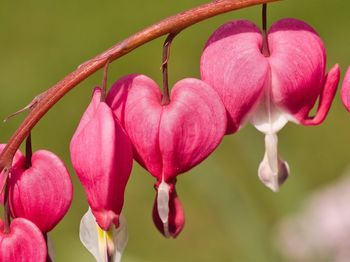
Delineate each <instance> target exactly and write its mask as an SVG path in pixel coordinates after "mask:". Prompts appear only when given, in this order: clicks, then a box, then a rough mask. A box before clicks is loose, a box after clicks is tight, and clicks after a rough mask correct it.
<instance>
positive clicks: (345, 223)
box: [277, 170, 350, 262]
mask: <svg viewBox="0 0 350 262" xmlns="http://www.w3.org/2000/svg"><path fill="white" fill-rule="evenodd" d="M277 243H278V244H277V245H278V249H279V250H280V251H281V253H282V255H283V256H285V257H286V259H287V260H290V261H293V262H294V261H305V262H311V261H332V262H345V261H346V262H348V261H350V170H348V171H347V172H346V175H344V176H343V177H342V178H340V179H339V180H338V181H337V182H335V183H333V184H331V185H329V186H327V187H325V188H323V189H321V190H318V191H317V192H315V193H313V194H312V195H311V196H310V197H309V198H308V199H307V200H306V202H305V204H304V206H303V208H302V209H301V210H300V212H298V213H296V214H294V215H292V216H290V217H287V218H286V219H284V220H282V221H281V222H280V223H279V225H278V235H277Z"/></svg>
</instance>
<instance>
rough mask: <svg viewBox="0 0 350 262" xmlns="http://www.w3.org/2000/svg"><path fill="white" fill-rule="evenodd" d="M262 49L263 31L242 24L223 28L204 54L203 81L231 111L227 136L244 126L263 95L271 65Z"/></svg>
mask: <svg viewBox="0 0 350 262" xmlns="http://www.w3.org/2000/svg"><path fill="white" fill-rule="evenodd" d="M261 47H262V36H261V33H260V30H259V28H258V27H257V26H256V25H254V24H253V23H251V22H250V21H246V20H238V21H233V22H229V23H227V24H225V25H223V26H221V27H219V29H217V30H216V31H215V32H214V33H213V34H212V35H211V37H210V38H209V40H208V42H207V44H206V46H205V49H204V51H203V54H202V57H201V65H200V70H201V78H202V80H203V81H205V82H207V83H208V84H209V85H210V86H212V87H213V88H214V89H215V90H216V91H217V92H218V94H219V95H220V97H221V99H222V101H223V103H224V105H225V107H226V109H227V112H228V119H227V120H228V124H227V131H226V133H227V134H229V133H233V132H235V131H236V130H237V129H238V128H239V127H240V126H242V125H243V121H244V120H245V118H246V117H247V116H248V114H249V113H250V112H252V110H253V109H254V106H255V105H256V103H257V100H258V99H259V97H260V96H261V95H262V92H263V88H264V84H265V81H266V79H267V77H268V72H269V65H268V62H267V59H266V58H265V57H264V56H263V55H262V54H261V51H260V50H261Z"/></svg>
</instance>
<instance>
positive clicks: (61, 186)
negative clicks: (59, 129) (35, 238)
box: [9, 150, 73, 233]
mask: <svg viewBox="0 0 350 262" xmlns="http://www.w3.org/2000/svg"><path fill="white" fill-rule="evenodd" d="M31 162H32V166H31V167H29V168H28V169H25V168H24V167H22V168H15V169H13V170H12V173H11V178H10V180H9V183H10V189H9V201H10V208H11V214H12V216H13V217H23V218H26V219H28V220H30V221H31V222H33V223H34V224H35V225H36V226H37V227H39V229H40V230H41V231H42V232H43V233H46V232H49V231H50V230H52V229H53V228H54V227H55V226H56V225H57V224H58V223H59V221H61V219H62V218H63V217H64V216H65V214H66V213H67V211H68V209H69V207H70V204H71V202H72V197H73V185H72V181H71V179H70V175H69V173H68V170H67V168H66V167H65V165H64V163H63V162H62V160H61V159H59V158H58V157H57V156H56V155H55V154H53V153H51V152H50V151H47V150H39V151H36V152H35V153H34V154H33V156H32V159H31Z"/></svg>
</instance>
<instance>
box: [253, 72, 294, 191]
mask: <svg viewBox="0 0 350 262" xmlns="http://www.w3.org/2000/svg"><path fill="white" fill-rule="evenodd" d="M274 88H278V83H276V82H275V83H274ZM290 120H292V121H293V117H292V116H290V115H289V114H287V113H285V112H283V111H282V110H281V109H280V108H278V107H277V106H276V105H275V103H274V99H273V92H272V82H271V75H270V77H269V79H267V81H266V82H265V86H264V93H263V94H262V96H261V97H260V99H259V103H258V105H257V107H256V109H255V110H254V112H253V114H252V115H251V117H250V122H251V123H252V124H253V125H254V126H255V127H256V129H258V130H259V131H260V132H262V133H264V134H265V155H264V159H263V160H262V162H261V163H260V166H259V170H258V175H259V178H260V180H261V181H262V182H263V183H264V185H266V186H267V187H268V188H270V189H271V190H272V191H274V192H277V191H278V190H279V188H280V186H281V184H282V183H283V182H284V181H285V180H286V178H287V177H288V175H289V166H288V164H287V163H286V162H285V161H283V160H281V159H280V157H279V155H278V148H277V144H278V138H277V135H276V134H277V132H278V131H280V130H281V129H282V128H283V127H284V126H285V125H286V124H287V122H288V121H290Z"/></svg>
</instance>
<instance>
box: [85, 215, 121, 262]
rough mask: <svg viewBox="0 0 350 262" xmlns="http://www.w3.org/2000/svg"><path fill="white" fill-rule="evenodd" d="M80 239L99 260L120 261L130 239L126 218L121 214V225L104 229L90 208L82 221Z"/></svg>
mask: <svg viewBox="0 0 350 262" xmlns="http://www.w3.org/2000/svg"><path fill="white" fill-rule="evenodd" d="M80 240H81V242H82V243H83V245H84V246H85V248H86V249H87V250H88V251H89V252H90V253H91V254H92V255H93V256H94V257H95V259H96V261H97V262H107V261H112V262H119V261H120V260H121V257H122V253H123V251H124V249H125V247H126V244H127V241H128V234H127V225H126V220H125V218H124V217H123V216H122V215H120V218H119V227H118V228H117V229H115V227H114V226H111V229H110V230H108V231H104V230H102V229H101V228H100V227H99V226H98V225H97V223H96V220H95V217H94V216H93V214H92V212H91V210H90V209H89V210H88V212H87V213H86V214H85V215H84V216H83V218H82V220H81V222H80ZM108 257H109V258H108Z"/></svg>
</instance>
